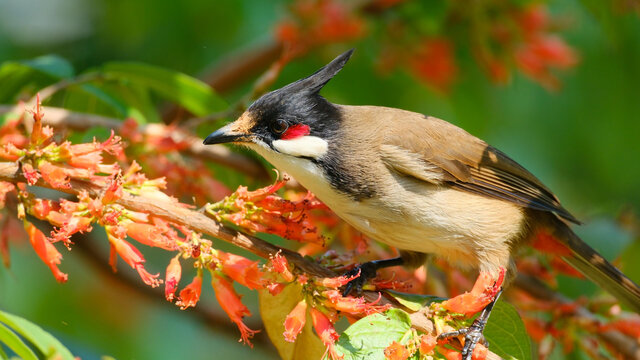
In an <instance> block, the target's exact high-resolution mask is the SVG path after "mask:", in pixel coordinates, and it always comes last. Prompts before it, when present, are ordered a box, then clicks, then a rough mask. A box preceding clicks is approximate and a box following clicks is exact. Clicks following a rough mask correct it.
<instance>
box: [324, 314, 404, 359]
mask: <svg viewBox="0 0 640 360" xmlns="http://www.w3.org/2000/svg"><path fill="white" fill-rule="evenodd" d="M410 331H411V320H410V319H409V315H408V314H407V313H406V312H404V311H402V310H398V309H391V310H389V311H386V312H384V313H382V314H373V315H369V316H367V317H365V318H362V319H360V320H358V321H356V322H355V323H354V324H353V325H351V326H349V328H348V329H347V330H345V331H344V332H343V333H342V334H340V339H338V342H337V344H336V349H337V350H338V351H339V352H340V353H342V354H344V360H374V359H380V360H384V358H385V357H384V349H385V348H386V347H387V346H389V344H391V343H392V342H394V341H398V342H400V340H401V339H402V338H403V337H404V336H405V335H406V334H407V333H409V332H410Z"/></svg>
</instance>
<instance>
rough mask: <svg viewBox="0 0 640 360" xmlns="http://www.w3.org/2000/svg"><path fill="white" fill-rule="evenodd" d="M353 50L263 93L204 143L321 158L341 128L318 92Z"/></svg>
mask: <svg viewBox="0 0 640 360" xmlns="http://www.w3.org/2000/svg"><path fill="white" fill-rule="evenodd" d="M352 53H353V49H351V50H349V51H347V52H345V53H343V54H341V55H340V56H338V57H337V58H335V59H334V60H333V61H331V62H330V63H329V64H327V65H325V66H324V67H323V68H321V69H320V70H318V71H316V72H315V73H313V74H312V75H310V76H308V77H306V78H304V79H300V80H298V81H296V82H294V83H291V84H289V85H287V86H285V87H283V88H280V89H278V90H275V91H272V92H270V93H268V94H265V95H263V96H262V97H260V98H259V99H258V100H256V101H255V102H254V103H253V104H252V105H251V106H250V107H249V108H248V109H247V110H246V111H245V112H244V113H243V114H242V115H241V116H240V117H239V118H238V119H237V120H236V121H234V122H232V123H229V124H227V125H226V126H224V127H222V128H220V129H218V130H216V131H215V132H213V133H211V134H210V135H209V136H207V138H206V139H205V140H204V144H206V145H209V144H220V143H228V142H233V143H238V144H244V145H250V147H252V148H256V147H258V148H259V149H260V150H262V151H273V152H277V153H280V154H283V155H288V156H295V157H301V158H312V159H317V158H319V157H321V156H322V155H324V154H325V153H326V152H327V149H328V141H329V139H331V138H332V136H334V135H335V133H336V131H337V130H338V127H339V117H340V116H339V113H338V109H337V107H336V106H335V105H333V104H331V103H330V102H329V101H327V100H326V99H324V98H323V97H322V96H320V94H319V93H320V90H321V89H322V87H324V85H326V84H327V83H328V82H329V80H331V78H333V77H334V76H335V75H336V74H337V73H338V72H339V71H340V70H341V69H342V67H343V66H344V65H345V64H346V62H347V61H348V60H349V57H351V54H352Z"/></svg>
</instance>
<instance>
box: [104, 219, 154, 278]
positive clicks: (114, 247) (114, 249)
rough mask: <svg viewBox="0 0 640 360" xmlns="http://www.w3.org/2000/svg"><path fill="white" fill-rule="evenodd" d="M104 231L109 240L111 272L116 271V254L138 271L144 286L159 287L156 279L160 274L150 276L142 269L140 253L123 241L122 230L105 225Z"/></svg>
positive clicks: (142, 262)
mask: <svg viewBox="0 0 640 360" xmlns="http://www.w3.org/2000/svg"><path fill="white" fill-rule="evenodd" d="M105 230H106V231H107V237H108V238H109V242H110V244H111V256H110V258H109V262H110V264H111V267H112V268H113V270H114V271H115V270H116V256H115V255H116V254H118V255H120V257H121V258H122V259H123V260H124V261H125V262H126V263H127V264H129V266H131V267H132V268H134V269H136V271H138V274H139V275H140V278H141V279H142V281H144V283H145V284H147V285H149V286H151V287H157V286H160V283H161V280H158V279H157V277H158V276H160V274H155V275H151V274H150V273H148V272H147V270H145V268H144V263H145V260H144V257H143V256H142V254H141V253H140V251H139V250H138V249H136V247H135V246H133V245H131V244H130V243H129V242H128V241H126V240H124V239H123V238H124V230H123V229H121V228H120V227H118V226H112V225H107V226H105Z"/></svg>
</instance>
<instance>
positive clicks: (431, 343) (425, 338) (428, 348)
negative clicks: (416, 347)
mask: <svg viewBox="0 0 640 360" xmlns="http://www.w3.org/2000/svg"><path fill="white" fill-rule="evenodd" d="M437 344H438V341H437V339H436V337H435V336H433V335H430V334H424V335H422V336H421V337H420V354H422V355H433V350H434V349H435V348H436V345H437Z"/></svg>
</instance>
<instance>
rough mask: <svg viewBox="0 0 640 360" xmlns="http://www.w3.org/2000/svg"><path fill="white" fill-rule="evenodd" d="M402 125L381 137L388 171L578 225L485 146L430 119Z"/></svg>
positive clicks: (527, 175)
mask: <svg viewBox="0 0 640 360" xmlns="http://www.w3.org/2000/svg"><path fill="white" fill-rule="evenodd" d="M401 121H402V124H403V126H396V124H392V126H391V129H390V131H388V132H387V133H385V134H384V135H383V141H382V142H383V144H382V145H381V147H380V150H381V153H382V159H383V161H384V162H385V164H386V165H387V166H388V167H389V168H392V169H394V170H395V171H397V172H399V173H402V174H405V175H407V176H412V177H415V178H418V179H420V180H423V181H429V182H432V183H434V184H449V185H451V186H453V187H456V188H459V189H461V190H465V191H469V192H473V193H476V194H481V195H484V196H489V197H493V198H497V199H502V200H506V201H510V202H513V203H515V204H518V205H520V206H522V207H526V208H531V209H536V210H542V211H549V212H553V213H555V214H557V215H558V216H560V217H562V218H564V219H566V220H569V221H571V222H574V223H577V224H579V223H580V222H579V221H578V220H577V219H576V218H575V217H574V216H573V215H571V214H570V213H569V212H568V211H567V210H566V209H565V208H564V207H562V205H561V204H560V202H559V201H558V198H556V196H555V195H553V193H552V192H551V191H550V190H549V189H548V188H547V187H546V186H544V184H542V182H541V181H540V180H538V179H537V178H536V177H535V176H533V175H532V174H531V173H530V172H528V171H527V170H526V169H525V168H523V167H522V166H520V165H519V164H518V163H516V162H515V161H513V160H512V159H511V158H509V157H508V156H507V155H505V154H504V153H503V152H501V151H499V150H498V149H495V148H494V147H492V146H490V145H488V144H486V143H485V142H484V141H482V140H480V139H478V138H476V137H474V136H472V135H470V134H469V133H467V132H466V131H464V130H462V129H460V128H458V127H456V126H454V125H452V124H449V123H448V122H445V121H443V120H440V119H437V118H433V117H426V118H425V117H415V118H409V119H407V118H406V117H405V118H404V119H403V120H401ZM397 125H399V124H397ZM400 127H401V128H402V129H400Z"/></svg>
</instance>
